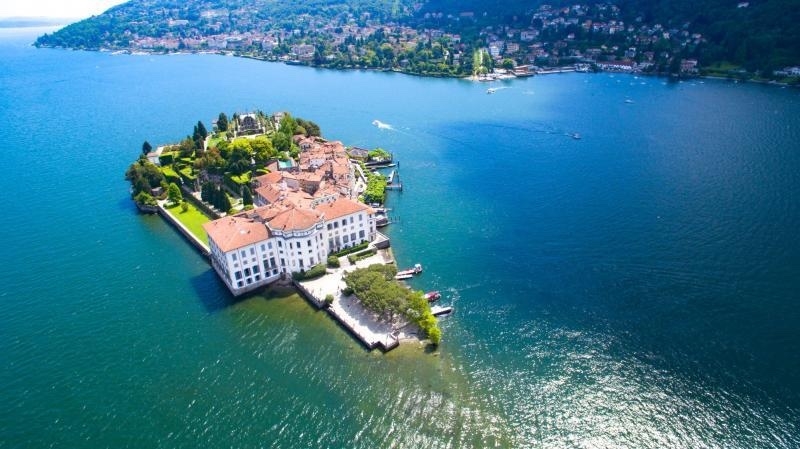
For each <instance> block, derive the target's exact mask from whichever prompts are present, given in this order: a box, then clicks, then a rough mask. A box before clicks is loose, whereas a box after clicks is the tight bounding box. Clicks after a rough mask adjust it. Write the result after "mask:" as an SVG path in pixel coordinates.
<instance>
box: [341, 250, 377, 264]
mask: <svg viewBox="0 0 800 449" xmlns="http://www.w3.org/2000/svg"><path fill="white" fill-rule="evenodd" d="M376 252H377V251H376V250H375V249H374V248H372V249H368V250H366V251H361V252H358V253H355V254H350V255H349V256H347V260H349V261H350V263H356V262H358V261H359V260H361V259H366V258H367V257H370V256H373V255H375V253H376Z"/></svg>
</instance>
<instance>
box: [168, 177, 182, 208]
mask: <svg viewBox="0 0 800 449" xmlns="http://www.w3.org/2000/svg"><path fill="white" fill-rule="evenodd" d="M167 199H169V202H170V203H172V204H173V205H175V204H178V203H180V202H181V201H183V194H181V188H180V187H178V184H175V183H174V182H173V183H170V185H169V189H167Z"/></svg>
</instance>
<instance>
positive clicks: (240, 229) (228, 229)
mask: <svg viewBox="0 0 800 449" xmlns="http://www.w3.org/2000/svg"><path fill="white" fill-rule="evenodd" d="M203 229H205V230H206V233H207V234H208V238H209V239H211V240H213V241H214V243H216V244H217V246H218V247H219V249H221V250H222V251H223V252H226V253H227V252H228V251H233V250H235V249H238V248H243V247H245V246H247V245H252V244H254V243H258V242H260V241H263V240H267V239H268V238H269V230H268V229H267V227H266V226H264V224H263V223H261V222H260V221H257V220H252V219H250V218H246V217H237V216H233V217H223V218H220V219H218V220H214V221H211V222H208V223H205V224H203Z"/></svg>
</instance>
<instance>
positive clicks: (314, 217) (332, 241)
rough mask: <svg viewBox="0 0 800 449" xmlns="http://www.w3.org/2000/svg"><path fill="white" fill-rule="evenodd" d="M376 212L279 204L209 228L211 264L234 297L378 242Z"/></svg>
mask: <svg viewBox="0 0 800 449" xmlns="http://www.w3.org/2000/svg"><path fill="white" fill-rule="evenodd" d="M375 220H376V217H375V211H374V210H373V209H371V208H370V207H368V206H367V205H365V204H362V203H359V202H356V201H353V200H351V199H349V198H344V197H339V198H336V199H335V200H333V201H326V202H320V203H318V204H315V205H314V207H302V206H298V205H296V204H293V203H291V202H289V201H279V202H276V203H272V204H269V205H266V206H262V207H259V208H256V209H253V210H251V211H247V212H243V213H240V214H237V215H234V216H230V217H223V218H220V219H218V220H214V221H211V222H209V223H206V224H205V225H203V228H204V229H205V231H206V234H207V235H208V244H209V249H210V258H211V264H212V266H213V267H214V270H215V271H216V272H217V274H218V275H219V277H220V278H221V279H222V280H223V281H224V282H225V285H226V286H227V287H228V289H229V290H230V291H231V293H233V294H234V295H240V294H242V293H246V292H249V291H252V290H255V289H257V288H259V287H262V286H265V285H267V284H270V283H272V282H274V281H276V280H277V279H279V278H280V277H281V276H283V275H286V274H289V273H293V272H300V271H305V270H308V269H310V268H311V267H313V266H314V265H317V264H320V263H325V262H326V258H327V257H328V255H329V254H330V253H333V252H336V251H340V250H342V249H345V248H349V247H353V246H356V245H359V244H361V243H364V242H371V241H374V240H375V239H376V237H377V230H376V226H375Z"/></svg>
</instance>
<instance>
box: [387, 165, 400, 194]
mask: <svg viewBox="0 0 800 449" xmlns="http://www.w3.org/2000/svg"><path fill="white" fill-rule="evenodd" d="M386 190H399V191H401V192H402V191H403V183H402V182H400V174H399V173H398V171H397V170H392V171H391V173H389V177H388V178H386Z"/></svg>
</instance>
